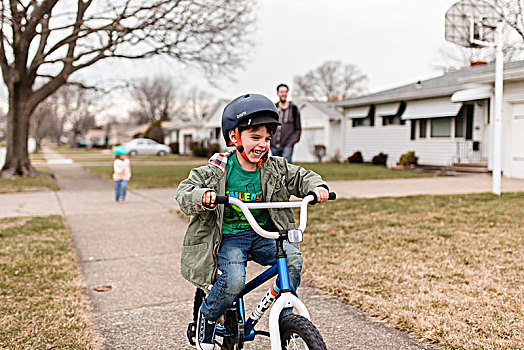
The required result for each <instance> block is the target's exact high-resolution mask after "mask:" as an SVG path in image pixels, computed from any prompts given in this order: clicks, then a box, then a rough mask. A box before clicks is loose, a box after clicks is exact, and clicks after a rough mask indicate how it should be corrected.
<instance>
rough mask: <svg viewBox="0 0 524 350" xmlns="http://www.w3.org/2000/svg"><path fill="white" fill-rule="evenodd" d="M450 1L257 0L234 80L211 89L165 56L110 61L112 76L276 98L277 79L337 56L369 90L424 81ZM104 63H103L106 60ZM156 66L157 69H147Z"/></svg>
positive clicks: (222, 95) (289, 77)
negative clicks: (156, 76)
mask: <svg viewBox="0 0 524 350" xmlns="http://www.w3.org/2000/svg"><path fill="white" fill-rule="evenodd" d="M455 2H456V1H455V0H398V1H391V0H366V1H363V0H259V1H258V5H257V7H256V11H257V16H258V21H257V30H256V32H255V33H254V35H253V36H252V38H253V40H254V42H255V44H256V46H255V48H254V51H253V52H251V53H250V55H249V57H251V59H250V60H249V61H248V62H247V64H246V69H245V70H243V71H238V72H237V73H236V77H237V82H231V81H226V80H223V81H219V84H220V87H219V88H213V87H211V86H210V85H209V84H207V82H206V81H205V79H203V77H202V76H201V75H200V74H199V73H198V72H197V71H194V70H188V69H186V68H177V65H176V64H173V62H172V61H170V60H169V59H155V60H154V61H153V62H148V63H146V64H144V63H140V62H137V61H127V62H118V63H112V64H108V65H107V66H106V67H109V68H110V69H109V71H111V72H112V74H116V75H117V76H118V75H120V76H121V77H130V76H135V77H140V76H145V75H147V74H151V73H152V72H154V71H157V72H162V74H171V75H172V76H174V77H177V76H180V75H184V76H185V82H186V83H187V84H188V85H195V84H196V85H198V86H199V87H201V88H203V89H206V90H208V91H210V92H212V93H213V95H214V96H215V97H216V98H227V99H232V98H234V97H236V96H239V95H241V94H243V93H247V92H257V93H262V94H265V95H267V96H268V97H270V98H271V99H274V98H276V93H275V87H276V85H277V84H278V83H280V82H285V83H288V84H289V85H290V88H291V97H292V93H293V77H294V76H296V75H303V74H305V73H306V72H307V71H308V70H310V69H313V68H316V67H318V66H320V65H321V64H322V63H323V62H325V61H327V60H340V61H342V62H344V63H352V64H355V65H357V66H358V67H360V68H361V70H362V71H363V73H365V74H366V75H367V76H368V89H369V91H370V92H375V91H379V90H383V89H386V88H391V87H396V86H399V85H403V84H407V83H411V82H415V81H417V80H421V79H427V78H430V77H433V76H436V75H439V74H440V73H439V72H438V71H437V70H435V69H434V68H433V67H432V64H433V63H435V61H436V60H438V58H439V55H438V49H439V48H440V47H442V46H443V45H444V43H445V40H444V15H445V12H446V10H447V9H448V8H449V7H450V6H451V5H453V4H454V3H455ZM104 64H107V63H104ZM153 67H156V68H153Z"/></svg>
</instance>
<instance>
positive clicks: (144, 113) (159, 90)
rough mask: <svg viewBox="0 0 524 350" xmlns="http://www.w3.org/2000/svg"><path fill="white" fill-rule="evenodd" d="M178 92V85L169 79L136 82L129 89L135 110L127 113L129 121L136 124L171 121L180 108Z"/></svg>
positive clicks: (159, 78) (158, 78) (146, 79)
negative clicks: (135, 105)
mask: <svg viewBox="0 0 524 350" xmlns="http://www.w3.org/2000/svg"><path fill="white" fill-rule="evenodd" d="M178 92H179V86H178V84H176V83H175V81H174V80H173V79H171V78H169V77H161V76H155V77H154V78H151V79H150V78H143V79H141V80H139V81H137V82H136V83H135V84H134V85H133V86H132V88H131V97H132V98H133V99H134V101H135V102H136V103H137V108H135V109H133V110H131V111H130V112H129V116H130V119H131V120H133V121H134V122H135V123H136V124H144V123H149V122H152V121H155V120H159V121H165V120H171V119H172V118H173V116H174V114H175V113H176V112H177V111H178V110H179V109H180V108H181V106H180V101H177V94H178Z"/></svg>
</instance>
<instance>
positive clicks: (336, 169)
mask: <svg viewBox="0 0 524 350" xmlns="http://www.w3.org/2000/svg"><path fill="white" fill-rule="evenodd" d="M200 160H201V161H202V164H205V160H203V159H201V158H200ZM300 165H301V166H303V167H304V168H306V169H311V170H313V171H315V172H317V173H319V174H320V175H322V177H323V178H324V179H325V180H327V181H330V180H363V179H391V178H404V177H420V176H427V175H422V174H418V173H413V172H410V171H402V170H391V169H387V168H385V167H380V166H372V165H356V164H332V163H324V164H314V163H303V164H300ZM197 166H199V165H198V164H196V165H195V164H180V165H140V164H137V162H135V158H132V159H131V167H132V173H133V176H132V178H131V181H130V182H129V186H130V187H131V188H154V187H174V186H177V185H178V184H179V183H180V181H182V180H184V179H185V178H187V176H188V175H189V171H190V170H191V169H193V168H195V167H197ZM85 168H86V169H87V170H89V171H91V172H93V173H95V174H100V175H102V176H104V177H105V178H107V179H111V175H112V173H113V167H112V166H110V165H104V166H85Z"/></svg>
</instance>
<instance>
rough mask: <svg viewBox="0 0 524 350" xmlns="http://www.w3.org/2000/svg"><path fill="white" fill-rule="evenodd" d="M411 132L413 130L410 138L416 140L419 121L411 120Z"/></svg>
mask: <svg viewBox="0 0 524 350" xmlns="http://www.w3.org/2000/svg"><path fill="white" fill-rule="evenodd" d="M410 132H411V135H410V139H411V140H415V139H416V138H417V121H416V120H412V121H411V129H410Z"/></svg>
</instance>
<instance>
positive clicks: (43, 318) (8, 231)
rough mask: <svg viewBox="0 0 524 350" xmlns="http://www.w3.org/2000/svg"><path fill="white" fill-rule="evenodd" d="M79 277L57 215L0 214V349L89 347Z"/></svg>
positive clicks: (85, 314) (86, 312) (69, 245)
mask: <svg viewBox="0 0 524 350" xmlns="http://www.w3.org/2000/svg"><path fill="white" fill-rule="evenodd" d="M81 289H82V282H81V279H80V275H79V272H78V268H77V264H76V261H75V256H74V253H73V249H72V247H71V243H70V233H69V231H68V230H67V229H66V228H65V226H64V222H63V220H62V218H61V217H60V216H49V217H35V218H9V219H0V348H1V349H92V348H94V346H93V345H92V344H94V342H93V333H92V330H91V327H90V323H89V316H88V308H87V306H86V304H85V303H84V302H83V301H82V293H81Z"/></svg>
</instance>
